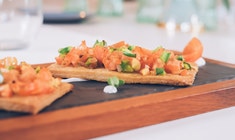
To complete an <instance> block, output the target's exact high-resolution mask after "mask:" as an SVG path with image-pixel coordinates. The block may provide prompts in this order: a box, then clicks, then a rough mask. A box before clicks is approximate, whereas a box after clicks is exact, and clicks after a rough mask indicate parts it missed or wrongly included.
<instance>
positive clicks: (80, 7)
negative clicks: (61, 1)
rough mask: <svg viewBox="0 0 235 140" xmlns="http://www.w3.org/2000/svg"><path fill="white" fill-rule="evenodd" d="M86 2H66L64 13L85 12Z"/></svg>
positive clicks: (72, 0) (74, 0) (67, 0)
mask: <svg viewBox="0 0 235 140" xmlns="http://www.w3.org/2000/svg"><path fill="white" fill-rule="evenodd" d="M87 7H88V6H87V1H86V0H66V1H65V8H64V11H66V12H81V11H84V12H87V10H88V8H87Z"/></svg>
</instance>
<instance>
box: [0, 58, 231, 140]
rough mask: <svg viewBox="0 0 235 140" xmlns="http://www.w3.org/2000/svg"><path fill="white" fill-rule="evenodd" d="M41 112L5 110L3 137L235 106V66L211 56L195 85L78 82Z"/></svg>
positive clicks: (86, 132) (0, 114)
mask: <svg viewBox="0 0 235 140" xmlns="http://www.w3.org/2000/svg"><path fill="white" fill-rule="evenodd" d="M73 84H74V89H73V91H72V92H70V93H68V94H67V95H65V96H64V97H62V98H61V99H59V100H57V101H56V102H54V103H53V104H52V105H51V106H49V107H47V108H45V109H44V110H43V111H42V112H40V113H39V114H37V115H30V114H23V113H15V112H7V111H0V126H1V127H0V138H1V139H40V140H41V139H43V138H48V137H50V139H89V138H94V137H98V136H103V135H107V134H112V133H116V132H121V131H125V130H130V129H134V128H139V127H143V126H148V125H152V124H158V123H163V122H166V121H170V120H175V119H179V118H184V117H188V116H193V115H197V114H201V113H205V112H209V111H213V110H218V109H223V108H227V107H231V106H234V105H235V65H232V64H227V63H222V62H218V61H214V60H210V59H207V64H206V66H203V67H201V68H200V69H199V73H198V75H197V77H196V80H195V83H194V85H193V86H190V87H174V86H163V85H140V84H126V85H124V86H123V87H121V88H120V89H119V92H118V94H105V93H103V88H104V86H105V85H106V83H101V82H96V81H83V82H74V83H73Z"/></svg>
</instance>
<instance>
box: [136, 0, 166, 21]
mask: <svg viewBox="0 0 235 140" xmlns="http://www.w3.org/2000/svg"><path fill="white" fill-rule="evenodd" d="M163 8H164V0H138V10H137V21H139V22H153V23H156V22H158V21H159V20H160V18H161V16H162V13H163Z"/></svg>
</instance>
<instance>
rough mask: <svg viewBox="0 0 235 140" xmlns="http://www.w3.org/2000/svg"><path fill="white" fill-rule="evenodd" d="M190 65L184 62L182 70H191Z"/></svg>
mask: <svg viewBox="0 0 235 140" xmlns="http://www.w3.org/2000/svg"><path fill="white" fill-rule="evenodd" d="M191 68H192V67H191V65H190V64H189V63H187V62H184V69H186V70H191Z"/></svg>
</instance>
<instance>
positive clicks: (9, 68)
mask: <svg viewBox="0 0 235 140" xmlns="http://www.w3.org/2000/svg"><path fill="white" fill-rule="evenodd" d="M7 69H8V70H13V69H15V66H12V65H11V66H8V68H7Z"/></svg>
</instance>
